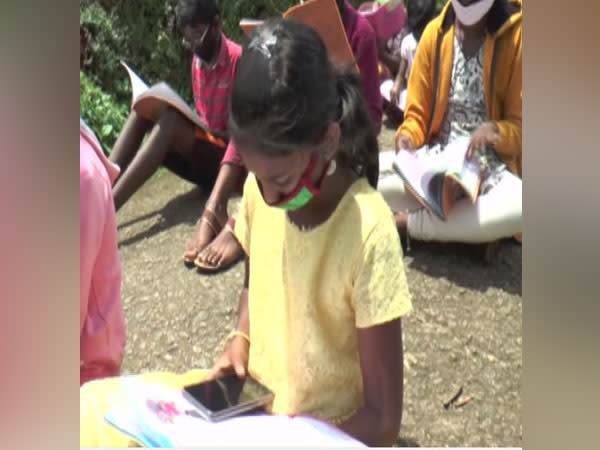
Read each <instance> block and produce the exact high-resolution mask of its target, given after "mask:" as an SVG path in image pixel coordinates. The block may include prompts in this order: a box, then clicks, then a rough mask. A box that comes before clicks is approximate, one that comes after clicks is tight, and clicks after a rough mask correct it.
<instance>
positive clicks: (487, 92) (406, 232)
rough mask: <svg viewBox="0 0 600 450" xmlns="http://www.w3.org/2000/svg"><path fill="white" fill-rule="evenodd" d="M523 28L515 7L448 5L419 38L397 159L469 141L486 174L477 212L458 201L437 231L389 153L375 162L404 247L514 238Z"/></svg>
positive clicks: (453, 0)
mask: <svg viewBox="0 0 600 450" xmlns="http://www.w3.org/2000/svg"><path fill="white" fill-rule="evenodd" d="M521 22H522V11H521V0H450V1H448V2H447V4H446V5H445V6H444V8H443V9H442V11H441V13H440V14H439V15H438V16H437V17H436V18H435V19H433V20H432V21H431V22H430V23H429V24H428V26H427V27H426V28H425V30H424V32H423V35H422V37H421V40H420V42H419V46H418V48H417V52H416V55H415V59H414V62H413V67H412V71H411V74H410V77H409V80H408V95H407V102H406V110H405V113H404V122H403V123H402V124H401V125H400V127H399V128H398V131H397V132H396V152H398V151H410V152H415V151H417V149H419V150H418V151H419V152H425V153H426V154H428V155H434V156H435V155H440V154H442V153H443V152H444V150H445V149H446V147H447V146H448V144H450V143H452V142H454V141H455V140H458V139H464V138H468V139H469V150H468V152H467V158H469V159H471V158H478V159H479V161H480V162H482V164H483V165H484V167H485V170H484V174H483V179H482V183H481V187H480V195H479V197H478V199H477V201H476V202H475V204H473V203H472V202H471V201H470V199H468V198H466V197H463V198H459V199H457V202H456V204H455V205H454V207H453V208H452V210H451V211H450V214H449V216H448V217H447V218H446V220H445V221H442V220H440V219H438V218H437V217H435V216H434V215H433V214H430V213H429V212H427V211H426V210H425V209H423V208H422V207H421V205H420V204H419V203H418V202H417V201H416V200H415V199H414V197H413V196H412V195H411V194H410V193H409V192H408V190H406V189H405V187H404V184H403V183H402V181H401V180H400V178H399V177H398V176H397V175H395V174H394V173H393V170H392V167H391V163H392V160H393V157H394V155H395V152H393V151H389V152H382V153H381V154H380V163H379V164H380V177H379V183H378V189H379V191H380V192H382V194H383V195H384V197H385V198H386V200H387V202H388V204H389V205H390V207H391V208H392V210H393V211H394V213H395V217H396V224H397V225H398V229H399V232H400V234H401V236H402V237H403V240H406V239H408V238H410V239H416V240H422V241H445V242H466V243H478V244H485V243H495V242H496V241H497V240H499V239H502V238H506V237H511V236H515V235H518V236H520V232H521V226H522V193H521V190H522V182H521V177H522V162H521V161H522V159H521V155H522V150H521V120H522V119H521V118H522V88H521V83H522V75H521V68H522V62H521V61H522V50H521V48H522V37H521V36H522V26H521ZM494 247H497V246H496V245H491V246H484V248H485V249H486V250H488V249H490V248H494ZM486 253H487V252H486ZM484 254H485V253H484Z"/></svg>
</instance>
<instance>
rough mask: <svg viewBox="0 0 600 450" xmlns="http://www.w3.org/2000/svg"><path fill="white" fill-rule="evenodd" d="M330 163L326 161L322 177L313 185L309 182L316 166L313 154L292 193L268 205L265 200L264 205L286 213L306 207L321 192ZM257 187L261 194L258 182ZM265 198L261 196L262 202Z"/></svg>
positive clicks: (315, 158)
mask: <svg viewBox="0 0 600 450" xmlns="http://www.w3.org/2000/svg"><path fill="white" fill-rule="evenodd" d="M330 163H331V161H328V162H327V164H326V167H325V169H324V170H323V175H321V176H320V177H319V179H318V180H317V183H316V184H313V183H312V182H311V181H310V180H311V178H312V176H313V173H314V171H315V167H316V166H317V157H316V155H315V153H313V154H312V155H311V157H310V162H309V163H308V167H307V168H306V170H305V171H304V173H303V174H302V177H300V180H299V181H298V184H297V185H296V187H295V188H294V189H292V191H291V192H290V193H289V194H287V195H285V196H284V197H283V198H281V199H279V200H278V201H276V202H274V203H268V202H267V201H266V200H265V203H267V205H269V206H273V207H276V208H282V209H285V210H288V211H294V210H296V209H300V208H302V207H304V206H306V205H307V204H308V203H309V202H310V201H311V200H312V199H313V198H315V197H316V196H317V195H319V191H320V190H321V184H322V182H323V178H325V174H326V173H327V167H328V166H329V164H330ZM258 187H259V189H260V193H261V194H263V192H262V187H261V185H260V182H258ZM264 198H265V196H264V194H263V200H264Z"/></svg>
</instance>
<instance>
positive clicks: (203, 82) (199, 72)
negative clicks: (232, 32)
mask: <svg viewBox="0 0 600 450" xmlns="http://www.w3.org/2000/svg"><path fill="white" fill-rule="evenodd" d="M241 53H242V48H241V47H240V45H239V44H236V43H235V42H233V41H231V40H229V39H227V38H226V37H225V35H224V34H221V49H220V50H219V55H218V56H217V59H216V61H215V62H214V63H213V64H212V65H210V66H209V65H208V64H206V63H205V62H203V61H201V60H200V59H199V58H198V57H197V56H196V55H194V57H193V58H192V91H193V93H194V103H195V104H196V111H197V112H198V115H199V116H200V118H201V119H202V120H203V121H204V122H205V123H206V125H207V126H208V128H209V129H211V130H214V131H226V130H227V119H228V115H229V100H230V98H231V90H232V89H233V77H234V76H235V70H236V68H237V62H238V59H239V57H240V55H241ZM222 163H231V164H238V165H241V159H240V157H239V154H238V152H237V150H236V149H235V147H234V146H233V143H232V140H231V139H230V140H229V143H228V145H227V150H226V151H225V156H224V157H223V161H222Z"/></svg>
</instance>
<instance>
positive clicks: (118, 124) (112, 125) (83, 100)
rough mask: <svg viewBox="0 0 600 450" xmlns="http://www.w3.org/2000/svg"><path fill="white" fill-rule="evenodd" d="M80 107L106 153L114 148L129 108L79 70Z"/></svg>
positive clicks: (84, 118) (82, 114) (81, 112)
mask: <svg viewBox="0 0 600 450" xmlns="http://www.w3.org/2000/svg"><path fill="white" fill-rule="evenodd" d="M79 108H80V114H81V117H83V120H85V121H86V123H87V124H88V125H89V127H90V128H91V129H92V130H94V133H96V135H97V136H98V139H100V142H101V143H102V146H103V149H104V151H105V153H107V154H108V153H109V149H112V147H113V145H114V143H115V141H116V140H117V137H118V135H119V131H120V130H121V128H123V125H124V124H125V120H126V119H127V114H128V112H129V111H128V108H127V107H126V106H123V105H121V104H120V103H119V102H117V101H116V100H115V98H114V97H113V96H112V95H110V94H107V93H106V92H104V91H103V90H102V89H101V88H100V87H98V86H97V85H96V84H95V83H94V82H93V81H92V80H90V79H89V78H88V77H87V76H86V75H85V74H84V73H83V72H81V71H79Z"/></svg>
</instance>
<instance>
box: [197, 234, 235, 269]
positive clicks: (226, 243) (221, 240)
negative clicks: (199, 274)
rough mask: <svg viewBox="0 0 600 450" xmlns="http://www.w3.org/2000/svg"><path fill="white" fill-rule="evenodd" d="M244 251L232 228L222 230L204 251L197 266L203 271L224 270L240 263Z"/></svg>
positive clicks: (199, 256)
mask: <svg viewBox="0 0 600 450" xmlns="http://www.w3.org/2000/svg"><path fill="white" fill-rule="evenodd" d="M243 254H244V249H243V248H242V246H241V245H240V243H239V242H238V240H237V239H236V237H235V236H234V234H233V231H232V229H231V228H230V226H226V227H225V228H223V230H221V232H220V233H219V235H218V236H217V237H216V238H215V239H214V240H213V241H212V242H211V243H210V244H209V245H207V246H206V247H205V248H204V250H202V251H201V252H200V253H199V254H198V257H197V258H196V261H195V264H196V266H198V267H199V268H201V269H208V270H223V269H226V268H228V267H229V266H231V265H232V264H233V263H235V262H236V261H238V260H239V259H240V257H241V256H242V255H243Z"/></svg>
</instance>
